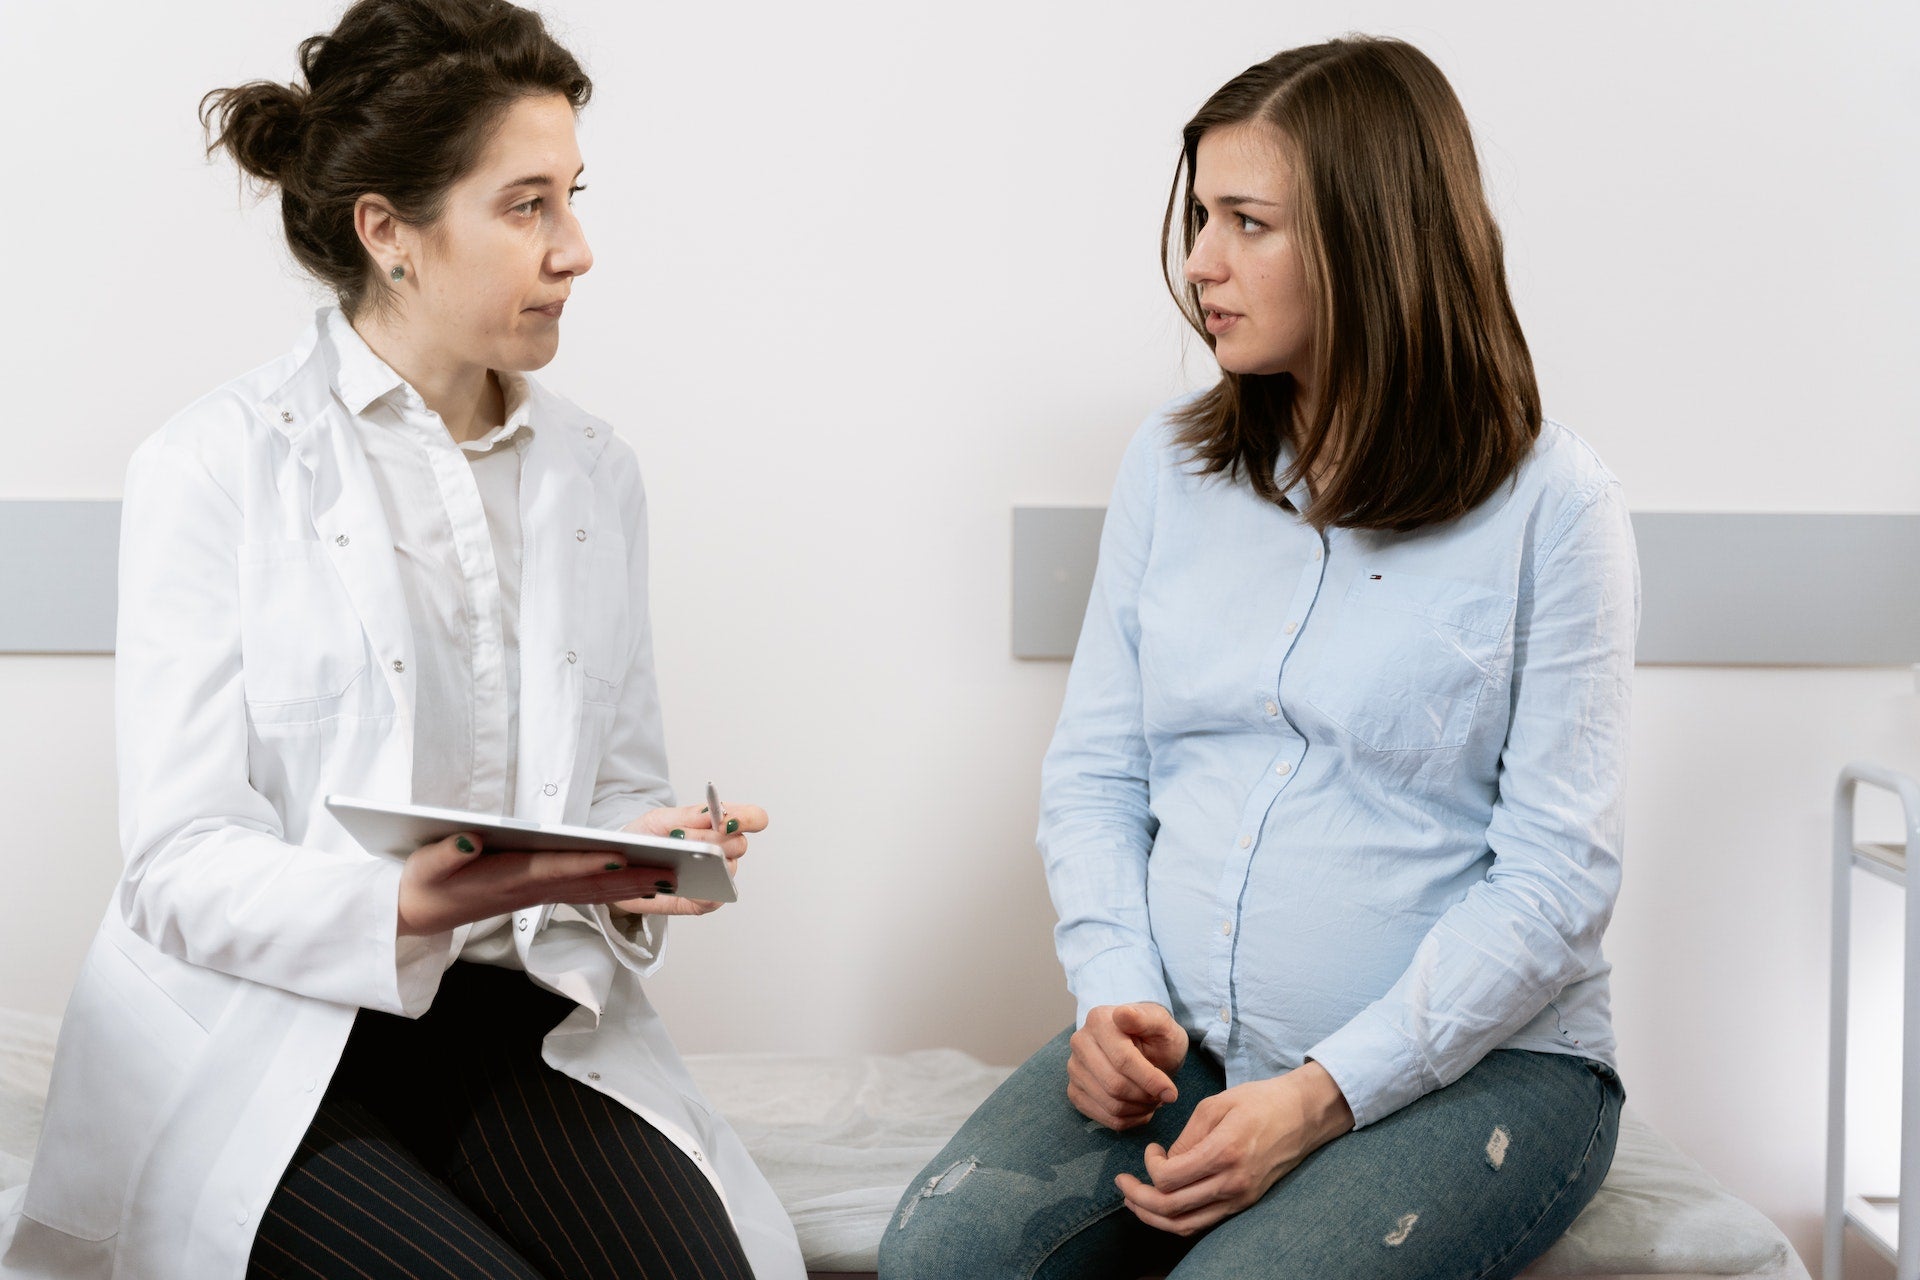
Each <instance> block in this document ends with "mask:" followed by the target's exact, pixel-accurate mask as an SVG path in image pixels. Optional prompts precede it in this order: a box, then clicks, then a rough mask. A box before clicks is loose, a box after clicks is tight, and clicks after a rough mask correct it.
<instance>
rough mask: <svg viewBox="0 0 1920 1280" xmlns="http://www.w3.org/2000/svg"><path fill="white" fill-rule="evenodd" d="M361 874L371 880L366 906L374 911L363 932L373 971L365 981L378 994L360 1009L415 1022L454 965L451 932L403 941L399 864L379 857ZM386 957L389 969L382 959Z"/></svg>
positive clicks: (422, 935) (417, 936) (429, 1003)
mask: <svg viewBox="0 0 1920 1280" xmlns="http://www.w3.org/2000/svg"><path fill="white" fill-rule="evenodd" d="M365 870H366V871H367V873H368V874H369V875H370V876H371V877H372V879H373V882H374V892H371V893H369V894H368V895H367V898H366V901H367V902H368V903H369V904H371V906H372V908H373V909H372V912H371V913H370V914H369V916H368V917H367V918H366V922H365V924H364V925H363V926H362V927H363V928H365V929H367V930H368V931H369V933H370V935H371V936H370V937H369V938H368V941H369V942H371V943H372V944H373V946H372V947H371V948H369V950H368V952H367V955H368V958H369V959H370V960H371V961H372V963H373V966H374V967H373V968H372V970H371V971H370V972H369V974H368V977H369V978H370V979H371V981H372V984H373V986H374V988H375V991H377V993H378V994H377V995H375V998H374V999H373V1000H371V1001H369V1002H367V1003H364V1004H363V1005H362V1007H363V1008H368V1009H377V1010H379V1011H380V1012H381V1013H396V1014H399V1015H400V1016H401V1017H403V1018H417V1017H419V1016H420V1015H421V1014H423V1013H425V1012H426V1011H427V1008H428V1006H429V1005H431V1004H432V1003H433V997H434V993H435V992H437V991H439V990H440V979H441V977H442V975H444V974H445V973H446V971H447V966H448V965H450V964H452V963H453V957H454V936H455V931H454V930H452V929H448V930H445V931H444V932H441V933H429V934H416V935H408V936H405V937H402V936H401V934H400V873H401V864H400V863H399V862H396V861H392V860H390V859H385V858H382V859H379V860H378V861H374V862H371V863H369V864H368V865H367V867H366V868H365ZM389 956H390V957H392V960H391V965H390V966H389V964H388V963H387V960H386V958H387V957H389ZM368 994H369V995H374V994H375V993H374V992H373V991H370V992H368Z"/></svg>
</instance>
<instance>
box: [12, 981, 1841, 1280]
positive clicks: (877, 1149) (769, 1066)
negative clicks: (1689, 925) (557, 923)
mask: <svg viewBox="0 0 1920 1280" xmlns="http://www.w3.org/2000/svg"><path fill="white" fill-rule="evenodd" d="M57 1030H58V1022H57V1020H55V1019H53V1018H48V1017H41V1016H36V1015H33V1014H27V1013H20V1012H16V1011H11V1010H6V1009H0V1188H4V1187H11V1186H14V1185H16V1184H18V1183H20V1182H23V1181H25V1180H26V1175H27V1169H28V1165H29V1161H30V1160H31V1158H32V1153H33V1147H34V1143H35V1142H36V1141H37V1139H38V1137H39V1131H40V1111H41V1104H42V1101H43V1100H44V1098H45V1097H46V1090H47V1078H48V1075H49V1074H50V1072H51V1069H52V1065H53V1045H54V1036H55V1033H56V1031H57ZM687 1065H688V1067H689V1068H690V1069H691V1070H692V1072H693V1074H694V1077H695V1078H696V1079H697V1080H698V1081H699V1082H700V1085H701V1087H702V1088H703V1089H704V1090H705V1091H706V1092H707V1095H708V1097H709V1098H710V1099H711V1100H712V1102H713V1104H714V1106H715V1107H716V1108H718V1109H719V1111H720V1112H721V1113H722V1114H723V1115H725V1116H727V1117H728V1119H729V1120H731V1121H732V1123H733V1125H734V1127H735V1128H736V1129H737V1130H739V1132H740V1136H741V1137H742V1138H743V1139H745V1141H746V1144H747V1147H748V1149H749V1150H751V1151H752V1152H753V1155H754V1159H755V1160H757V1161H758V1162H759V1164H760V1167H761V1168H762V1169H763V1170H764V1171H765V1172H766V1175H767V1178H768V1180H769V1181H771V1182H772V1184H773V1188H774V1190H775V1191H776V1192H777V1193H778V1194H779V1196H780V1200H781V1203H783V1204H784V1205H785V1206H786V1207H787V1211H788V1213H790V1214H791V1215H792V1217H793V1221H794V1226H795V1228H796V1230H797V1231H798V1232H799V1235H800V1244H801V1248H802V1249H803V1250H804V1252H805V1253H806V1256H807V1263H808V1265H809V1266H810V1267H812V1268H813V1269H814V1270H816V1271H854V1272H859V1271H871V1270H872V1269H873V1265H874V1255H875V1253H876V1251H877V1250H878V1248H879V1241H880V1237H881V1235H882V1233H883V1232H884V1231H885V1230H886V1227H887V1224H888V1222H889V1220H890V1219H891V1217H892V1214H893V1209H894V1206H895V1205H896V1204H897V1203H898V1202H899V1199H900V1195H901V1193H902V1192H903V1191H904V1190H905V1188H906V1186H907V1184H908V1183H909V1182H910V1181H911V1180H912V1179H913V1177H914V1176H915V1175H916V1174H918V1173H919V1172H920V1170H921V1168H922V1167H924V1166H925V1165H926V1163H927V1162H928V1161H929V1160H931V1159H932V1158H933V1157H934V1156H935V1155H936V1154H937V1153H938V1152H939V1150H940V1148H941V1147H942V1146H944V1145H946V1142H947V1139H948V1138H949V1137H951V1136H952V1135H953V1133H954V1131H955V1130H956V1129H958V1128H959V1126H960V1122H961V1121H962V1120H964V1119H965V1118H966V1117H967V1116H968V1115H969V1114H970V1113H971V1112H972V1111H973V1109H974V1107H976V1106H978V1105H979V1103H980V1102H981V1100H982V1099H984V1098H985V1097H986V1096H987V1094H989V1093H991V1092H992V1091H993V1089H994V1088H995V1086H997V1085H998V1084H999V1083H1000V1081H1001V1080H1003V1079H1005V1078H1006V1075H1007V1069H1006V1068H1004V1067H990V1066H987V1065H985V1064H983V1063H981V1062H978V1061H976V1060H975V1059H973V1058H971V1057H968V1056H967V1055H966V1054H964V1053H960V1052H958V1051H956V1050H952V1049H928V1050H922V1051H919V1052H916V1053H903V1054H885V1055H882V1054H864V1055H847V1056H842V1057H808V1056H798V1055H789V1054H706V1055H699V1054H696V1055H693V1056H690V1057H689V1058H688V1059H687ZM1527 1274H1528V1275H1529V1276H1586V1277H1589V1278H1591V1280H1600V1278H1603V1277H1610V1276H1611V1277H1630V1276H1646V1275H1661V1276H1666V1277H1669V1278H1670V1280H1672V1278H1674V1277H1686V1276H1702V1277H1704V1276H1714V1277H1745V1278H1747V1280H1808V1276H1807V1270H1806V1268H1805V1266H1803V1265H1802V1264H1801V1262H1800V1259H1799V1258H1798V1257H1797V1256H1796V1255H1795V1254H1794V1252H1793V1249H1792V1248H1791V1247H1790V1246H1789V1245H1788V1244H1787V1241H1786V1238H1785V1237H1784V1236H1782V1235H1781V1234H1780V1232H1779V1230H1778V1229H1777V1228H1775V1227H1774V1225H1773V1224H1772V1223H1771V1222H1769V1221H1767V1219H1766V1218H1765V1217H1763V1216H1762V1215H1761V1214H1760V1213H1759V1212H1758V1211H1757V1210H1755V1209H1753V1208H1752V1207H1751V1206H1749V1205H1747V1204H1745V1203H1744V1202H1742V1201H1741V1200H1739V1199H1738V1198H1736V1197H1734V1196H1732V1195H1730V1194H1728V1192H1727V1191H1726V1190H1725V1189H1724V1188H1722V1187H1721V1186H1720V1185H1719V1184H1718V1183H1717V1182H1715V1181H1714V1180H1713V1179H1712V1178H1710V1177H1708V1176H1707V1174H1706V1172H1705V1171H1704V1170H1702V1169H1701V1168H1700V1166H1699V1165H1697V1164H1695V1163H1694V1162H1693V1161H1691V1160H1689V1159H1687V1157H1686V1156H1684V1155H1682V1154H1681V1153H1680V1152H1679V1151H1678V1150H1677V1149H1676V1148H1675V1147H1674V1146H1673V1145H1672V1144H1671V1143H1669V1142H1667V1141H1666V1139H1664V1138H1662V1137H1661V1136H1660V1135H1659V1134H1657V1133H1655V1132H1654V1131H1653V1129H1652V1128H1651V1127H1649V1126H1648V1125H1646V1124H1644V1123H1642V1122H1641V1121H1640V1120H1639V1118H1638V1117H1637V1116H1635V1115H1634V1114H1633V1112H1632V1110H1631V1109H1629V1110H1628V1111H1627V1112H1626V1113H1625V1115H1624V1117H1623V1119H1622V1122H1621V1128H1620V1144H1619V1149H1618V1151H1617V1152H1616V1154H1615V1156H1614V1163H1613V1170H1612V1172H1611V1173H1610V1174H1609V1175H1608V1177H1607V1181H1606V1185H1605V1186H1604V1187H1602V1188H1601V1191H1600V1194H1599V1195H1598V1196H1596V1197H1595V1198H1594V1201H1593V1203H1592V1204H1591V1205H1589V1206H1588V1207H1587V1211H1586V1212H1585V1213H1583V1214H1582V1215H1581V1216H1580V1218H1579V1220H1578V1221H1576V1222H1575V1223H1574V1224H1573V1227H1572V1229H1571V1230H1569V1231H1568V1232H1567V1234H1566V1236H1565V1237H1563V1238H1562V1239H1561V1240H1560V1241H1559V1243H1557V1244H1555V1245H1554V1247H1553V1248H1552V1249H1550V1250H1549V1251H1548V1252H1547V1254H1546V1256H1545V1257H1543V1258H1541V1259H1540V1261H1539V1262H1537V1263H1535V1264H1534V1266H1533V1267H1532V1268H1531V1269H1530V1270H1529V1271H1528V1272H1527Z"/></svg>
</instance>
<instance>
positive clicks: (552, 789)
mask: <svg viewBox="0 0 1920 1280" xmlns="http://www.w3.org/2000/svg"><path fill="white" fill-rule="evenodd" d="M559 790H560V788H558V787H556V786H554V785H553V784H552V783H551V782H549V783H548V784H547V785H546V786H544V787H542V788H540V791H541V793H542V794H543V795H549V796H550V795H553V794H555V793H556V792H558V791H559Z"/></svg>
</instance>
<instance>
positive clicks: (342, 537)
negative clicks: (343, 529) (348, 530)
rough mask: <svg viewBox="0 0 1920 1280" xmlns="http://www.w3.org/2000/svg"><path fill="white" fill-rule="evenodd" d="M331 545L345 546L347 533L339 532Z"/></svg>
mask: <svg viewBox="0 0 1920 1280" xmlns="http://www.w3.org/2000/svg"><path fill="white" fill-rule="evenodd" d="M333 545H334V546H336V547H344V546H346V545H347V535H346V534H344V533H343V534H341V535H340V536H339V537H337V538H335V539H334V540H333Z"/></svg>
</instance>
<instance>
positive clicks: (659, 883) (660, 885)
mask: <svg viewBox="0 0 1920 1280" xmlns="http://www.w3.org/2000/svg"><path fill="white" fill-rule="evenodd" d="M653 887H654V888H656V889H658V890H659V891H660V892H662V893H665V892H666V891H667V890H669V889H671V888H673V881H671V880H655V881H654V882H653Z"/></svg>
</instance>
